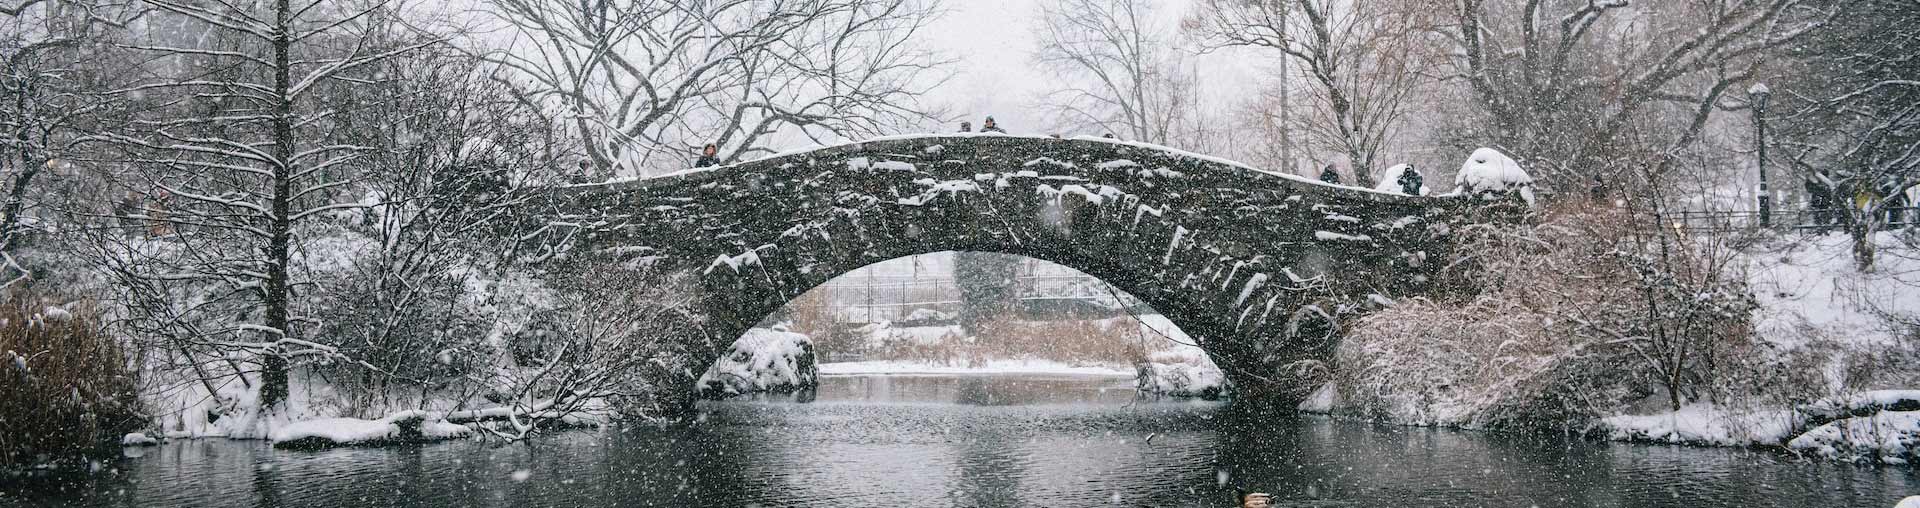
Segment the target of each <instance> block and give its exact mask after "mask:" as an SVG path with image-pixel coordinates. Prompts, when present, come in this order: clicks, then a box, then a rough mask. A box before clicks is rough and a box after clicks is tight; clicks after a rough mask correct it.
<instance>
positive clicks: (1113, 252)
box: [517, 135, 1455, 398]
mask: <svg viewBox="0 0 1920 508" xmlns="http://www.w3.org/2000/svg"><path fill="white" fill-rule="evenodd" d="M536 201H538V202H539V204H538V205H537V206H534V207H529V208H526V209H523V210H521V213H522V216H523V217H522V218H523V219H524V220H523V222H521V228H520V231H518V233H517V237H518V238H520V239H522V240H525V241H527V244H528V245H527V247H526V249H525V254H526V257H527V258H529V259H532V260H535V261H536V262H542V263H559V264H569V265H571V266H575V267H577V268H575V269H577V270H597V269H604V268H606V267H616V266H617V267H628V268H636V269H638V268H644V269H650V270H655V271H657V272H659V273H666V274H674V273H677V274H687V275H689V276H692V277H696V278H697V279H698V281H699V287H700V289H699V292H698V295H697V296H696V297H695V298H696V301H697V303H696V305H695V307H696V308H697V313H698V314H699V316H698V317H697V319H690V320H689V325H688V326H687V327H686V329H687V332H686V333H687V335H686V337H684V338H683V340H685V341H686V342H687V344H689V345H690V346H689V347H692V348H693V349H695V350H696V351H695V355H694V356H696V358H695V361H696V362H706V363H711V360H712V356H713V355H718V354H720V350H721V349H724V348H725V347H726V345H727V343H729V342H730V341H732V340H733V339H734V338H735V337H739V336H740V335H741V333H742V332H744V331H745V330H746V329H747V328H748V327H750V326H752V325H754V324H755V323H757V322H759V321H760V320H762V318H764V317H765V316H767V315H768V314H769V313H771V312H773V311H774V310H776V309H778V308H779V307H780V306H781V305H782V304H784V303H786V302H787V301H788V300H790V299H792V298H794V297H795V296H797V295H799V294H800V293H802V292H804V291H807V290H808V289H810V288H813V287H815V286H817V285H820V284H822V283H825V282H826V281H828V280H830V279H832V278H834V277H835V276H838V275H840V274H843V273H846V272H848V271H850V270H853V269H856V268H859V267H862V266H866V265H868V264H872V263H875V262H879V261H884V260H888V259H893V258H898V257H903V256H908V255H914V254H922V253H928V252H938V251H947V250H953V251H968V250H971V251H988V252H1001V253H1009V254H1017V255H1024V256H1030V257H1034V258H1038V259H1043V260H1047V261H1052V262H1054V263H1058V264H1061V265H1065V266H1067V267H1071V268H1074V269H1078V270H1080V271H1082V272H1085V273H1087V274H1090V275H1093V276H1095V277H1099V278H1100V279H1101V280H1104V281H1106V282H1108V283H1111V284H1113V285H1114V286H1115V287H1117V288H1119V289H1121V290H1123V291H1126V292H1128V293H1131V294H1132V295H1134V296H1135V297H1138V298H1139V299H1140V300H1141V301H1143V302H1145V303H1146V304H1148V305H1150V306H1152V307H1153V308H1154V309H1156V310H1158V311H1160V312H1161V313H1162V314H1164V315H1166V316H1167V317H1169V318H1171V319H1172V320H1173V321H1175V322H1176V324H1178V325H1179V326H1180V327H1181V329H1183V330H1185V331H1186V332H1188V334H1189V335H1190V336H1192V337H1193V338H1195V340H1198V341H1199V342H1200V345H1201V346H1202V347H1203V348H1205V349H1206V350H1207V352H1208V353H1209V354H1210V355H1212V356H1213V357H1214V358H1215V359H1216V361H1217V363H1219V364H1220V365H1222V366H1223V367H1224V368H1226V369H1227V370H1228V372H1229V373H1230V375H1232V376H1233V377H1234V381H1235V382H1236V383H1238V384H1239V385H1240V386H1242V387H1246V388H1248V389H1249V390H1250V391H1253V392H1261V391H1265V392H1267V393H1268V394H1271V395H1275V396H1281V397H1288V398H1303V397H1304V396H1305V395H1306V394H1307V391H1308V390H1310V389H1311V387H1312V385H1313V384H1314V383H1316V382H1317V380H1315V379H1313V378H1314V377H1315V376H1318V375H1320V374H1321V373H1324V371H1325V370H1324V369H1321V368H1320V367H1321V366H1322V365H1321V363H1320V362H1321V361H1323V359H1324V358H1326V357H1327V355H1328V354H1329V352H1330V351H1331V349H1332V348H1333V347H1334V346H1335V345H1336V344H1337V329H1336V328H1337V327H1336V325H1335V323H1337V322H1338V321H1339V320H1340V319H1341V316H1342V315H1343V314H1348V313H1354V312H1363V311H1365V310H1366V309H1368V308H1372V307H1374V306H1377V305H1381V304H1384V303H1386V302H1391V301H1393V300H1394V299H1396V298H1399V297H1402V296H1408V295H1416V294H1420V293H1422V292H1423V291H1425V290H1426V286H1427V284H1428V280H1429V275H1430V273H1429V272H1431V271H1432V270H1434V267H1433V265H1435V264H1436V263H1429V262H1428V260H1429V259H1430V258H1431V257H1433V256H1434V255H1436V254H1438V253H1437V252H1435V251H1436V250H1437V249H1443V248H1446V246H1447V231H1448V230H1449V228H1448V226H1447V225H1446V223H1445V221H1446V220H1448V219H1449V218H1450V217H1452V216H1453V215H1452V214H1451V211H1450V210H1451V209H1452V208H1453V207H1451V206H1443V205H1445V204H1447V203H1452V202H1455V200H1453V199H1448V198H1435V197H1410V196H1404V195H1399V194H1392V193H1384V192H1376V191H1372V190H1367V189H1359V188H1353V187H1342V186H1330V185H1325V184H1322V183H1320V182H1317V181H1310V180H1307V179H1303V178H1299V177H1296V176H1291V175H1280V174H1274V173H1269V172H1264V171H1259V170H1255V169H1252V168H1248V167H1245V166H1242V165H1239V164H1236V163H1232V162H1228V161H1222V160H1218V159H1213V158H1209V157H1205V156H1200V155H1195V154H1188V153H1182V152H1179V151H1175V150H1172V149H1168V148H1164V147H1158V146H1153V145H1144V144H1137V143H1126V142H1115V141H1111V140H1103V139H1091V138H1078V139H1050V138H1029V137H1015V136H998V135H957V136H923V137H903V138H889V139H881V140H875V141H867V142H861V143H853V144H847V145H841V146H836V147H830V148H823V149H819V150H814V151H810V152H804V153H795V154H786V155H781V156H776V157H771V158H768V159H762V160H758V161H753V162H747V163H742V164H737V165H734V166H728V167H721V168H715V169H710V170H701V171H688V172H683V173H681V174H677V175H673V176H669V177H664V178H654V179H646V180H633V181H624V182H611V183H605V184H597V185H583V186H571V187H563V188H555V189H548V190H546V191H545V192H544V194H543V199H539V200H536ZM607 289H608V290H618V288H607ZM699 364H702V365H704V364H705V363H699ZM686 381H687V382H688V383H689V386H691V383H692V381H693V380H691V379H688V380H686Z"/></svg>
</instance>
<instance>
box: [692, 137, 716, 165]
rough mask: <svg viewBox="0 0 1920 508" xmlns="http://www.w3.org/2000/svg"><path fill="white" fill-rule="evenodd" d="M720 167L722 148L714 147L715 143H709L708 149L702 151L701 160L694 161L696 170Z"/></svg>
mask: <svg viewBox="0 0 1920 508" xmlns="http://www.w3.org/2000/svg"><path fill="white" fill-rule="evenodd" d="M718 165H720V147H718V146H714V145H713V143H707V147H706V148H702V149H700V160H697V161H693V167H696V168H706V167H713V166H718Z"/></svg>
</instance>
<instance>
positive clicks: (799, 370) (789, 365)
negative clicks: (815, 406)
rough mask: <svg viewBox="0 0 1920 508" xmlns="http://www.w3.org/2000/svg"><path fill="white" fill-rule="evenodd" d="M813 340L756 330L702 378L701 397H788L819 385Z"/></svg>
mask: <svg viewBox="0 0 1920 508" xmlns="http://www.w3.org/2000/svg"><path fill="white" fill-rule="evenodd" d="M819 377H820V368H819V367H818V366H817V364H816V362H815V361H814V355H813V339H811V338H808V337H807V336H806V335H802V334H798V333H793V332H789V331H786V330H785V329H784V328H779V329H766V328H754V329H751V330H747V333H746V335H742V336H740V339H739V340H735V341H733V346H731V347H729V348H727V352H726V353H725V354H722V355H721V356H720V359H719V360H716V361H714V362H713V365H712V366H710V367H708V368H707V371H706V373H704V374H701V375H700V380H699V382H698V383H696V384H697V386H699V390H700V395H701V396H703V397H708V398H723V397H729V396H734V395H740V394H747V393H760V392H774V393H787V392H792V391H796V390H802V389H807V388H812V387H814V386H817V385H819V383H820V381H819Z"/></svg>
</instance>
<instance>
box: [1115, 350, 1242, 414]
mask: <svg viewBox="0 0 1920 508" xmlns="http://www.w3.org/2000/svg"><path fill="white" fill-rule="evenodd" d="M1134 371H1135V372H1134V382H1135V386H1136V387H1137V388H1138V389H1139V390H1140V392H1141V393H1151V394H1157V395H1166V396H1171V397H1199V398H1203V399H1207V400H1214V399H1218V398H1221V397H1225V396H1228V395H1231V394H1232V393H1233V383H1231V382H1229V381H1228V380H1227V374H1226V372H1223V371H1221V370H1220V367H1219V366H1218V365H1215V364H1214V363H1213V359H1212V358H1209V357H1208V356H1207V353H1206V352H1205V351H1202V350H1201V349H1200V348H1199V347H1198V346H1190V345H1186V344H1178V345H1176V346H1175V347H1174V349H1170V350H1166V351H1155V352H1153V353H1149V354H1148V355H1147V361H1145V362H1141V363H1140V364H1139V365H1136V366H1135V367H1134Z"/></svg>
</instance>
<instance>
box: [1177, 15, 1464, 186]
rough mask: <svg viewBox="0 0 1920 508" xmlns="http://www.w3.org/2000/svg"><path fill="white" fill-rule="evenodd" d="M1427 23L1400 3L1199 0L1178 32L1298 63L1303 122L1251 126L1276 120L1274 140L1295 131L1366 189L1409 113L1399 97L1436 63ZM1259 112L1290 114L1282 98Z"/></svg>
mask: <svg viewBox="0 0 1920 508" xmlns="http://www.w3.org/2000/svg"><path fill="white" fill-rule="evenodd" d="M1428 14H1430V10H1429V9H1428V8H1424V7H1420V6H1417V5H1415V4H1410V3H1402V2H1346V1H1336V0H1284V1H1276V2H1244V1H1238V0H1207V1H1205V2H1203V3H1202V4H1201V9H1200V11H1199V12H1197V13H1196V14H1195V15H1194V16H1193V17H1192V19H1189V20H1188V22H1187V26H1188V27H1189V31H1191V32H1194V33H1196V34H1197V35H1198V36H1199V37H1200V38H1201V40H1202V41H1204V42H1203V44H1205V45H1206V46H1208V47H1214V48H1218V47H1226V46H1246V47H1256V48H1267V49H1272V50H1275V51H1278V52H1280V54H1282V55H1283V60H1286V61H1292V62H1296V63H1298V64H1299V65H1300V67H1301V72H1302V73H1304V77H1305V81H1306V82H1307V83H1308V84H1307V85H1306V86H1304V87H1303V90H1301V91H1302V92H1304V93H1303V94H1301V95H1303V96H1304V97H1305V98H1306V100H1307V106H1308V107H1307V108H1305V109H1306V111H1305V113H1306V114H1305V115H1299V116H1292V117H1291V119H1290V120H1291V121H1289V119H1288V118H1287V116H1289V115H1286V114H1285V113H1282V112H1276V113H1272V114H1270V115H1262V116H1261V117H1260V119H1261V120H1266V121H1271V120H1272V119H1273V118H1272V117H1278V118H1279V119H1280V121H1281V122H1283V124H1284V125H1280V126H1279V127H1278V128H1279V129H1281V130H1282V131H1289V130H1292V129H1296V128H1297V129H1298V132H1300V133H1301V134H1302V135H1303V137H1305V138H1306V141H1307V142H1308V143H1309V146H1311V147H1312V148H1314V149H1316V150H1319V151H1322V152H1329V153H1337V154H1340V156H1342V157H1344V158H1346V159H1347V161H1348V164H1349V166H1350V169H1351V170H1352V171H1353V174H1354V177H1355V179H1356V181H1358V182H1359V183H1360V185H1362V186H1369V187H1370V186H1372V185H1373V169H1374V168H1375V167H1377V166H1379V165H1380V162H1381V161H1380V160H1379V158H1380V157H1381V156H1382V155H1383V152H1385V151H1386V149H1387V145H1388V144H1389V143H1390V142H1391V141H1392V140H1393V138H1394V137H1395V135H1397V134H1398V131H1399V130H1400V128H1401V126H1402V120H1403V119H1404V117H1405V116H1406V114H1407V113H1408V109H1409V101H1408V98H1409V97H1411V96H1412V95H1413V93H1414V91H1415V90H1416V89H1417V88H1418V87H1419V85H1421V84H1422V83H1423V82H1424V81H1426V80H1428V79H1429V77H1430V73H1429V72H1428V70H1429V69H1428V68H1429V67H1430V66H1432V65H1434V64H1436V63H1437V62H1436V58H1435V56H1437V55H1435V54H1434V53H1433V48H1434V47H1435V46H1436V44H1434V41H1432V40H1430V37H1428V34H1427V33H1425V32H1424V28H1423V27H1425V26H1428V24H1429V23H1428V21H1427V19H1426V18H1425V16H1427V15H1428ZM1290 34H1291V35H1290ZM1291 78H1292V77H1291V76H1286V75H1282V76H1279V81H1278V83H1277V84H1276V85H1275V86H1277V87H1280V88H1281V91H1280V93H1281V97H1285V92H1286V89H1288V88H1289V87H1292V86H1294V85H1293V82H1292V79H1291ZM1259 104H1271V107H1274V108H1279V109H1282V110H1285V109H1290V108H1291V107H1292V101H1290V100H1285V99H1282V100H1281V101H1280V102H1279V103H1278V104H1273V103H1271V102H1270V101H1263V102H1261V103H1259ZM1283 156H1291V154H1283Z"/></svg>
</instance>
